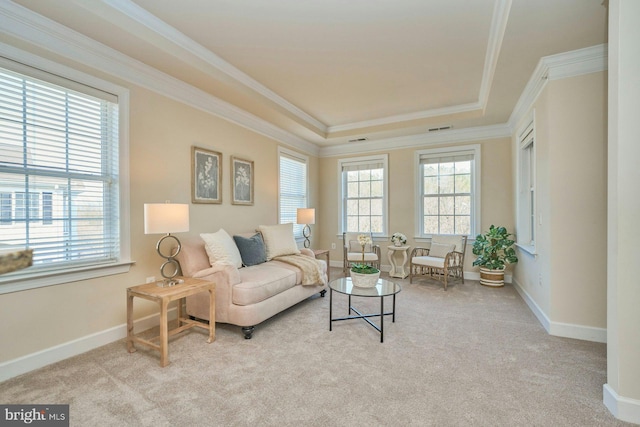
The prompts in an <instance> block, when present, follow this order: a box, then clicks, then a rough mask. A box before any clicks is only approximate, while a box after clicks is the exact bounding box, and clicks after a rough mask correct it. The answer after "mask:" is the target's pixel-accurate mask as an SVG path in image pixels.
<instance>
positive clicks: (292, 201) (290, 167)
mask: <svg viewBox="0 0 640 427" xmlns="http://www.w3.org/2000/svg"><path fill="white" fill-rule="evenodd" d="M306 207H307V163H306V162H305V161H304V160H302V159H297V158H294V157H290V156H288V155H285V154H282V153H281V154H280V224H286V223H289V222H291V223H293V224H294V225H293V233H294V236H295V237H296V238H299V237H300V238H301V237H302V228H303V227H304V225H302V224H296V215H297V211H298V208H306Z"/></svg>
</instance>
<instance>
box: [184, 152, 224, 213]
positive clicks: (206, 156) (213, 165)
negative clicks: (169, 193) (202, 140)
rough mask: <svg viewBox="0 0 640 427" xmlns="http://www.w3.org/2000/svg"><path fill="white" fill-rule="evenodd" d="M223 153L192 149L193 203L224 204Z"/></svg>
mask: <svg viewBox="0 0 640 427" xmlns="http://www.w3.org/2000/svg"><path fill="white" fill-rule="evenodd" d="M221 182H222V153H218V152H217V151H211V150H206V149H204V148H199V147H191V201H192V202H193V203H222V188H221V187H220V183H221Z"/></svg>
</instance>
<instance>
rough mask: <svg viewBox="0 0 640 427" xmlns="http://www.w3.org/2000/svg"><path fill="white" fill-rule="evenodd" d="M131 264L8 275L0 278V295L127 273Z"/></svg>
mask: <svg viewBox="0 0 640 427" xmlns="http://www.w3.org/2000/svg"><path fill="white" fill-rule="evenodd" d="M133 263H134V261H120V262H118V263H114V264H107V265H94V266H89V267H83V268H77V269H71V270H61V271H55V272H51V271H49V272H41V273H34V274H29V275H21V276H15V277H11V275H10V274H9V275H6V276H4V277H2V278H0V295H2V294H8V293H12V292H20V291H26V290H28V289H36V288H43V287H46V286H54V285H61V284H63V283H69V282H77V281H80V280H87V279H95V278H97V277H103V276H111V275H113V274H122V273H128V272H129V268H130V267H131V264H133Z"/></svg>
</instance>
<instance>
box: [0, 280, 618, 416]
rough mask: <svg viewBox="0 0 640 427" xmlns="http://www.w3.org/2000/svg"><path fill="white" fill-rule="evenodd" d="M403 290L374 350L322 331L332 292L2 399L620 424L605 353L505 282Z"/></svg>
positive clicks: (367, 305) (360, 334) (82, 368)
mask: <svg viewBox="0 0 640 427" xmlns="http://www.w3.org/2000/svg"><path fill="white" fill-rule="evenodd" d="M339 271H340V270H338V269H334V271H333V274H334V277H335V276H336V273H339ZM399 283H401V284H402V286H403V289H402V292H401V293H400V294H398V297H397V317H396V322H395V323H391V321H390V318H387V322H386V324H385V326H386V327H385V342H384V343H382V344H381V343H380V340H379V335H378V333H377V332H376V331H375V330H374V329H373V328H372V327H370V326H369V325H367V324H366V323H365V322H364V321H362V320H349V321H343V322H336V323H334V326H333V331H331V332H330V331H329V320H328V318H329V298H328V295H327V297H325V298H320V297H314V298H311V299H309V300H306V301H304V302H303V303H301V304H298V305H297V306H295V307H293V308H291V309H289V310H287V311H285V312H283V313H281V314H280V315H278V316H276V317H274V318H272V319H270V320H268V321H267V322H265V323H263V324H262V325H259V326H258V327H257V328H256V331H255V334H254V336H253V339H251V340H244V339H243V338H242V334H241V332H240V330H239V328H238V327H235V326H230V325H221V324H218V325H217V329H216V333H217V339H216V341H215V342H214V343H212V344H207V343H206V337H205V334H204V332H200V331H195V330H192V331H191V332H186V333H183V334H181V335H178V336H176V337H174V338H173V339H172V340H171V342H170V350H169V356H170V359H171V364H170V365H169V366H168V367H166V368H160V367H159V365H158V361H159V357H158V355H157V352H153V351H149V350H145V349H140V350H138V352H136V353H133V354H129V353H127V351H126V344H125V341H124V340H121V341H118V342H115V343H112V344H109V345H107V346H104V347H101V348H98V349H96V350H93V351H90V352H88V353H85V354H82V355H80V356H77V357H73V358H70V359H67V360H65V361H62V362H59V363H56V364H53V365H50V366H47V367H45V368H42V369H40V370H38V371H34V372H31V373H28V374H25V375H22V376H20V377H16V378H13V379H11V380H8V381H5V382H4V383H1V384H0V402H1V403H4V404H8V403H25V404H33V403H44V404H53V403H65V404H70V419H71V425H72V426H124V425H126V426H249V425H251V426H353V425H375V426H378V425H380V426H432V425H433V426H465V425H473V426H618V425H620V426H621V425H626V424H625V423H622V422H620V421H618V420H616V419H615V418H614V417H613V416H612V415H611V414H610V413H609V412H608V411H607V409H606V408H605V407H604V405H603V403H602V385H603V384H604V383H605V382H606V346H605V345H604V344H597V343H591V342H586V341H578V340H572V339H566V338H558V337H553V336H549V335H548V334H547V333H546V332H545V331H544V329H543V328H542V327H541V325H540V324H539V323H538V321H537V320H536V319H535V317H534V316H533V314H532V313H531V311H530V310H529V309H528V308H527V306H526V305H525V303H524V302H523V301H522V299H521V298H520V296H519V295H518V294H517V292H516V291H515V290H514V289H513V287H511V286H509V285H507V286H505V287H504V288H500V289H492V288H486V287H483V286H481V285H480V284H479V283H478V282H474V281H467V283H465V284H464V285H463V284H459V283H456V284H454V285H453V286H450V287H449V290H448V291H447V292H445V291H444V290H443V289H442V286H441V285H440V284H439V283H438V282H435V281H422V282H420V283H419V284H416V283H414V284H408V281H407V280H400V281H399ZM123 301H124V298H123ZM389 301H390V300H389ZM354 303H355V305H357V306H359V307H362V308H363V309H364V310H371V311H376V310H378V308H379V300H377V299H376V300H372V299H360V300H357V301H356V300H355V299H354ZM346 310H347V303H346V296H343V295H340V294H337V293H334V313H335V315H342V313H344V314H346ZM123 320H124V319H123Z"/></svg>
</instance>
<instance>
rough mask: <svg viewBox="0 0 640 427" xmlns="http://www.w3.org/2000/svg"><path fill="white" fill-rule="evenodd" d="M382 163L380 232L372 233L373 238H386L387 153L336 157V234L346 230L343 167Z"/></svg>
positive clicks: (387, 206) (387, 225)
mask: <svg viewBox="0 0 640 427" xmlns="http://www.w3.org/2000/svg"><path fill="white" fill-rule="evenodd" d="M367 163H382V165H383V185H382V191H383V196H382V232H381V233H372V235H373V237H374V238H379V239H387V238H388V237H389V155H388V154H381V155H375V156H363V157H350V158H346V159H338V234H337V235H338V236H340V237H342V233H343V232H345V231H346V229H347V227H346V182H345V180H344V173H343V169H344V167H345V166H347V165H357V164H367Z"/></svg>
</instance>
